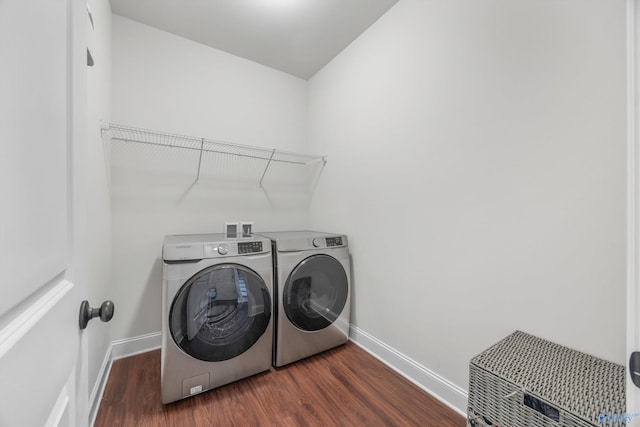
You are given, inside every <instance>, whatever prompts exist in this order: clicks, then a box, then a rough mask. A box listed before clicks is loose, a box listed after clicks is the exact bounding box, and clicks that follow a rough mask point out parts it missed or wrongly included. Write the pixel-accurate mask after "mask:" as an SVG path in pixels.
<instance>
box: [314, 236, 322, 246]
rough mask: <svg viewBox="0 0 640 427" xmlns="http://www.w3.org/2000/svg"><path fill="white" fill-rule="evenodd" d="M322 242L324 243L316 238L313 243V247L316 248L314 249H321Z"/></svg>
mask: <svg viewBox="0 0 640 427" xmlns="http://www.w3.org/2000/svg"><path fill="white" fill-rule="evenodd" d="M321 242H322V241H321V240H320V239H318V238H315V239H313V242H312V243H313V246H314V247H316V248H319V247H320V244H321Z"/></svg>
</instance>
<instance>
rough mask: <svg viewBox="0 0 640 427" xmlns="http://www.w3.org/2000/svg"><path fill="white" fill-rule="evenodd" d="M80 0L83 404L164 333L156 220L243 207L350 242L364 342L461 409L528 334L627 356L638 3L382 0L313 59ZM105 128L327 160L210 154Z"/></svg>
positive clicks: (177, 225) (353, 331)
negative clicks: (215, 40) (631, 27)
mask: <svg viewBox="0 0 640 427" xmlns="http://www.w3.org/2000/svg"><path fill="white" fill-rule="evenodd" d="M87 3H88V6H89V9H90V11H91V15H92V19H93V27H92V28H91V29H90V30H88V31H89V34H88V43H89V50H90V51H91V55H92V58H93V61H94V65H93V66H92V67H89V68H88V71H87V73H88V74H87V88H88V102H87V112H88V113H87V114H88V129H87V131H88V136H89V138H88V148H87V150H88V155H89V156H88V164H87V170H88V174H89V175H88V176H89V180H88V181H87V183H86V185H87V186H88V188H89V190H90V191H89V194H90V199H89V200H88V209H89V211H88V212H87V213H88V215H87V219H86V222H87V229H88V230H89V234H90V236H89V237H90V239H91V241H92V244H91V245H90V247H89V248H88V253H87V260H88V262H89V265H90V271H91V285H90V286H89V299H90V301H91V302H92V304H93V305H96V304H98V305H99V303H100V302H102V301H104V300H111V301H113V303H114V305H115V313H114V316H113V319H112V320H111V321H110V322H108V323H98V322H96V323H95V324H93V323H92V324H91V325H90V326H89V329H88V330H87V333H88V338H87V339H88V340H89V345H88V349H89V356H88V379H89V394H90V401H89V404H90V411H91V414H92V415H91V416H92V417H93V418H92V419H95V416H96V414H97V412H98V410H99V406H100V399H101V396H102V393H103V391H104V388H105V385H106V383H107V380H108V375H109V370H110V368H111V366H112V363H113V362H114V361H115V360H119V359H122V358H125V357H129V356H133V355H136V354H141V353H144V352H147V351H151V350H157V349H159V348H160V345H161V330H162V311H161V307H162V304H163V302H162V283H163V277H162V276H163V259H162V247H163V241H164V239H165V236H168V235H183V234H204V233H222V232H223V231H224V226H225V223H229V222H237V223H241V222H250V223H252V227H253V231H254V232H256V233H260V232H273V231H289V230H315V231H319V232H328V233H337V234H340V235H345V236H348V248H349V254H350V264H351V275H350V281H351V288H350V290H351V295H350V313H351V314H350V325H349V337H350V340H351V341H352V342H353V343H355V344H356V345H357V346H359V347H362V348H363V349H365V350H366V351H367V352H369V353H371V354H372V355H374V356H375V357H376V358H378V359H380V360H381V361H382V362H384V363H385V364H386V365H388V366H389V367H391V368H392V369H394V370H395V371H397V372H398V373H399V374H400V375H402V376H404V377H406V378H408V379H409V380H410V381H412V382H413V383H415V384H417V385H418V386H419V387H420V388H422V389H423V390H425V392H427V393H430V394H432V395H434V396H436V397H437V398H438V399H439V400H441V401H443V402H444V403H445V405H447V406H448V407H449V408H451V409H452V410H454V411H455V412H457V413H459V414H460V415H462V416H465V417H466V416H467V400H468V397H469V396H468V393H469V362H470V360H471V359H472V358H473V357H474V356H476V355H478V354H479V353H481V352H482V351H483V350H485V349H487V348H489V347H490V346H492V345H493V344H495V343H497V342H499V341H500V340H502V339H503V338H504V337H506V336H508V335H509V334H511V333H513V332H514V331H523V332H525V333H527V334H531V335H534V336H536V337H539V338H542V339H545V340H548V341H551V342H554V343H557V344H560V345H562V346H566V347H568V348H571V349H574V350H577V351H579V352H583V353H587V354H589V355H592V356H594V357H597V358H601V359H604V360H606V361H608V362H613V363H615V364H619V365H626V363H627V349H626V343H627V341H626V340H627V336H626V332H625V331H626V325H627V323H626V322H627V317H626V311H625V307H626V303H625V301H626V292H627V281H626V280H627V277H626V275H627V199H626V198H627V172H626V171H627V169H626V168H627V161H628V159H627V74H626V73H627V46H626V40H627V31H626V25H627V15H626V13H627V10H626V3H625V2H624V1H622V0H615V1H602V0H587V1H585V0H537V1H531V0H517V1H513V0H482V1H477V0H455V1H440V0H399V1H393V0H391V1H376V2H372V4H371V5H370V9H371V10H373V12H371V13H374V14H376V13H377V17H376V18H375V19H373V20H372V21H371V22H370V23H369V24H367V26H365V27H362V28H360V29H359V30H358V35H357V37H355V38H354V40H353V41H352V42H350V43H349V44H348V46H345V47H344V49H341V50H340V51H338V52H335V56H334V57H332V58H330V60H329V61H328V62H327V63H326V64H324V65H323V66H322V67H320V68H319V69H318V70H314V71H313V72H307V74H302V73H299V74H300V75H295V74H294V73H292V72H291V71H287V70H284V71H283V70H280V69H276V68H273V67H272V66H267V65H264V64H262V63H259V62H256V60H251V59H246V58H244V57H241V56H238V55H236V54H232V53H228V52H226V51H225V50H224V49H221V48H216V47H212V46H209V45H206V44H204V43H203V42H198V41H194V40H192V39H190V37H191V38H196V36H197V35H198V33H203V32H206V25H207V17H206V16H199V15H196V14H191V15H189V14H188V13H185V14H179V15H176V14H174V16H177V17H176V22H172V21H171V19H172V15H171V13H169V12H167V11H170V5H169V3H170V2H162V4H158V5H156V4H155V2H152V1H135V2H131V1H128V2H127V1H125V0H111V2H109V1H108V0H89V1H88V2H87ZM174 3H176V4H177V3H178V2H174ZM190 3H193V4H195V3H196V2H190ZM213 3H215V2H213ZM221 3H226V2H221ZM245 3H247V5H251V7H253V8H254V9H253V11H254V13H255V14H256V15H264V16H268V17H269V18H270V19H271V21H270V22H271V23H272V25H276V26H277V25H283V26H285V25H289V24H287V22H289V21H290V20H294V21H295V19H296V14H297V13H299V14H304V13H310V12H309V11H313V10H314V7H316V5H314V2H313V1H309V0H306V1H305V0H298V1H296V0H286V1H285V0H272V1H269V0H251V1H249V0H247V1H245ZM334 3H335V2H334ZM344 3H345V4H344V5H342V6H341V7H343V8H344V11H343V12H344V14H341V13H340V12H338V14H336V15H334V16H328V17H327V22H332V20H333V21H335V22H338V21H340V20H341V19H347V18H346V17H347V16H348V14H349V13H352V10H351V9H350V7H351V6H350V5H349V2H344ZM356 3H363V2H362V1H360V2H356ZM163 7H166V8H167V10H165V11H163V10H162V8H163ZM185 7H186V6H185ZM337 10H338V11H340V9H339V8H338V9H337ZM272 15H273V16H272ZM185 16H187V17H190V19H192V20H193V21H192V27H193V28H192V29H191V30H192V31H191V33H189V34H187V35H184V34H183V35H176V34H174V33H179V31H178V30H177V29H178V28H179V25H178V23H177V19H178V17H180V19H183V18H184V17H185ZM378 16H379V17H378ZM228 19H229V20H231V21H233V19H237V17H233V16H230V17H229V18H228ZM145 20H150V21H155V22H160V23H162V25H157V26H152V25H149V24H146V23H144V22H145ZM279 23H280V24H279ZM182 24H183V25H184V22H183V23H182ZM162 27H164V28H162ZM187 27H188V26H187ZM174 28H175V30H172V29H174ZM291 28H293V29H295V28H297V27H296V26H295V25H293V26H291ZM261 30H265V29H264V28H262V29H261ZM325 30H326V32H328V33H330V32H331V31H332V28H331V26H330V25H328V26H327V27H326V28H325ZM212 31H213V30H212ZM245 32H246V33H247V34H252V31H251V29H246V31H245ZM221 36H222V37H223V38H224V34H222V35H221ZM252 36H253V37H256V35H255V34H252ZM316 36H317V37H323V35H322V34H318V35H316ZM219 37H220V35H219ZM247 40H249V38H248V39H247ZM222 42H224V40H222V41H221V43H222ZM244 42H245V44H246V41H244ZM281 42H282V43H290V44H291V46H292V50H293V47H295V46H296V44H297V43H300V44H303V45H304V43H306V42H307V41H306V40H304V38H303V37H298V34H290V35H289V36H288V37H287V38H283V39H282V40H281ZM245 47H246V46H245ZM259 50H260V49H259V48H257V47H254V48H253V49H252V48H251V46H248V47H247V50H246V51H247V52H252V51H253V54H255V55H256V56H259V54H265V55H266V53H265V52H260V51H259ZM290 61H291V62H295V61H292V60H291V59H290ZM302 61H303V59H301V60H300V62H302ZM300 68H301V69H302V68H303V67H300ZM113 126H124V127H129V128H133V129H144V130H148V131H150V132H158V133H162V134H164V135H174V136H176V135H187V136H192V137H194V138H196V139H198V138H203V139H207V140H214V141H223V142H229V143H232V144H239V145H242V146H252V147H258V148H261V149H265V150H266V153H267V159H268V153H269V152H273V151H272V150H276V151H277V152H285V153H299V154H301V155H311V156H316V157H314V158H315V161H314V162H311V163H310V164H304V165H302V167H300V165H293V164H292V165H288V164H286V163H282V162H281V163H279V164H275V162H274V163H273V164H271V165H268V166H267V165H266V163H268V162H266V163H265V162H264V161H263V162H260V163H256V162H252V161H251V160H250V159H249V160H247V159H242V158H239V157H238V156H236V155H233V154H229V153H218V154H216V153H208V154H209V155H207V156H206V158H204V159H201V160H202V162H201V164H200V166H199V163H198V155H197V151H196V154H195V155H192V153H188V156H186V155H185V156H183V153H182V152H179V150H172V149H170V148H167V147H160V148H159V147H154V146H151V145H147V146H140V145H136V144H135V142H134V141H127V138H123V139H122V140H117V139H116V138H114V134H115V133H114V131H113V129H114V128H113ZM201 154H202V153H201ZM194 156H195V157H194ZM187 157H188V158H187ZM194 158H195V161H193V159H194ZM263 174H264V176H263ZM196 176H197V177H198V179H196Z"/></svg>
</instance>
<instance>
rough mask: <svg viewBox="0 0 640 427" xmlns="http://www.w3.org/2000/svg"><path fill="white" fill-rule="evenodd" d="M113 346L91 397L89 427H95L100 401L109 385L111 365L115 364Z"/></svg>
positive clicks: (105, 356)
mask: <svg viewBox="0 0 640 427" xmlns="http://www.w3.org/2000/svg"><path fill="white" fill-rule="evenodd" d="M112 355H113V344H109V348H108V349H107V352H106V353H105V355H104V360H103V361H102V366H100V370H99V371H98V379H97V380H96V383H95V384H94V385H93V390H91V395H90V396H89V427H93V424H94V423H95V422H96V416H98V409H100V401H102V395H103V394H104V388H105V387H106V385H107V379H108V378H109V373H110V372H111V365H112V364H113V358H112Z"/></svg>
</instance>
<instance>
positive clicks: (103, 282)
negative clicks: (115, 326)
mask: <svg viewBox="0 0 640 427" xmlns="http://www.w3.org/2000/svg"><path fill="white" fill-rule="evenodd" d="M88 4H89V7H90V8H91V11H92V13H93V21H94V30H93V31H90V32H89V33H88V35H87V36H88V38H89V46H90V47H91V52H92V54H93V58H94V61H95V64H94V66H93V67H88V68H87V96H88V99H87V119H88V125H87V132H88V141H87V161H88V167H87V171H88V175H89V176H88V178H89V179H88V182H87V185H88V187H89V189H88V190H89V191H88V192H87V194H88V197H89V199H88V200H87V219H86V222H87V227H88V232H87V234H88V239H89V241H90V242H91V244H90V245H88V247H87V249H88V251H89V252H88V253H87V254H86V255H87V261H88V263H89V268H88V271H89V280H90V282H89V302H90V303H91V305H92V306H93V307H99V306H100V304H102V302H103V301H105V300H108V299H113V296H112V295H113V293H112V285H113V282H112V264H111V194H110V189H109V175H110V170H109V169H110V166H109V155H108V153H109V151H108V146H105V145H104V144H103V139H102V136H101V132H100V122H101V121H103V122H105V123H109V119H110V110H111V7H110V6H109V1H108V0H90V1H89V2H88ZM118 308H119V307H116V311H115V313H116V314H117V315H119V313H118ZM85 333H86V334H87V336H88V343H89V345H88V350H89V366H88V370H89V392H90V393H91V392H92V390H94V387H95V386H96V381H98V380H99V378H98V376H99V375H100V368H101V367H102V363H103V361H104V359H105V354H106V353H107V351H108V349H109V344H110V343H111V324H110V323H102V322H100V321H99V320H94V321H93V322H91V323H90V325H89V327H87V329H86V330H85Z"/></svg>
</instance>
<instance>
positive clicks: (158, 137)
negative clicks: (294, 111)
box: [105, 123, 327, 186]
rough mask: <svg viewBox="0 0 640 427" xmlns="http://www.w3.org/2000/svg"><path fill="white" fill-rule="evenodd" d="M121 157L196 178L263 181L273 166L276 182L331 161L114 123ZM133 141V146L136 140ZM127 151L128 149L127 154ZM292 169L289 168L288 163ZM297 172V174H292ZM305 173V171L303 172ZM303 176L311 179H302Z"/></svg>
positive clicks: (111, 130) (116, 148) (111, 127)
mask: <svg viewBox="0 0 640 427" xmlns="http://www.w3.org/2000/svg"><path fill="white" fill-rule="evenodd" d="M105 130H108V133H109V135H110V137H111V142H112V147H113V149H114V151H118V152H122V153H120V154H122V155H121V156H115V157H116V159H115V160H118V159H119V160H121V163H125V164H126V163H127V162H129V166H131V163H133V164H135V165H137V166H140V164H141V163H142V162H145V163H148V162H154V160H155V163H156V166H158V165H160V167H166V168H167V169H174V171H176V169H180V170H182V171H183V172H184V171H185V168H187V169H189V170H191V171H192V173H193V174H194V175H195V182H198V181H200V180H201V179H202V178H206V177H207V176H209V177H211V176H215V177H218V178H220V177H225V178H226V179H229V178H234V177H235V178H241V177H242V178H243V179H250V180H257V181H258V182H259V184H260V186H262V185H263V183H264V182H265V178H266V177H267V175H268V174H269V172H270V171H273V172H271V174H272V175H274V177H273V178H272V179H275V182H278V183H279V184H282V183H283V181H287V180H291V181H295V183H296V184H298V183H299V182H300V181H301V178H300V176H302V175H305V176H306V177H309V176H311V177H316V178H317V176H318V175H319V172H320V171H321V169H322V168H323V167H324V165H325V164H326V162H327V160H326V157H325V156H318V155H308V154H298V153H291V152H287V151H281V150H276V149H268V148H263V147H254V146H249V145H242V144H235V143H230V142H225V141H219V140H214V139H209V138H198V137H194V136H186V135H179V134H174V133H167V132H160V131H155V130H148V129H140V128H135V127H130V126H123V125H117V124H113V123H111V124H110V125H109V127H108V129H105ZM132 144H133V145H132ZM124 151H127V153H123V152H124ZM285 167H286V169H287V170H288V171H285V169H283V168H285ZM292 173H293V174H292ZM301 174H302V175H301ZM302 181H307V180H306V179H302Z"/></svg>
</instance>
